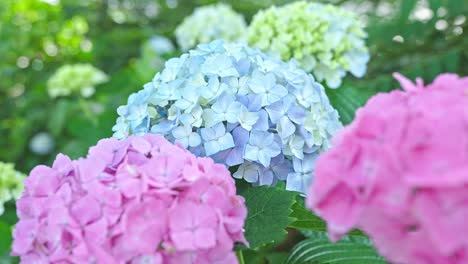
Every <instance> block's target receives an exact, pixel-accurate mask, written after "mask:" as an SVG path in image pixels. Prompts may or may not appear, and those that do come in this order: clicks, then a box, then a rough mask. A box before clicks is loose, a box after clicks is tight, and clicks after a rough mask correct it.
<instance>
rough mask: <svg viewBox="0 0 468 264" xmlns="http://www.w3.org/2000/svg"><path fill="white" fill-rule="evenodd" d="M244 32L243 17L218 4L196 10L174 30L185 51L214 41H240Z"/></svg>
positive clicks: (226, 6) (180, 45)
mask: <svg viewBox="0 0 468 264" xmlns="http://www.w3.org/2000/svg"><path fill="white" fill-rule="evenodd" d="M246 31H247V25H246V23H245V19H244V17H243V16H242V15H241V14H239V13H236V11H234V10H233V9H232V8H231V6H229V5H226V4H222V3H220V4H215V5H207V6H202V7H198V8H196V9H195V11H194V12H193V14H192V15H190V16H188V17H186V18H185V19H184V20H183V21H182V23H181V24H180V25H179V26H178V27H177V28H176V30H175V36H176V39H177V44H178V45H179V47H180V48H181V49H182V50H184V51H187V50H189V49H191V48H194V47H195V46H196V45H198V44H199V43H208V42H211V41H212V40H215V39H224V40H226V41H228V42H229V41H237V40H241V39H243V36H244V34H245V32H246Z"/></svg>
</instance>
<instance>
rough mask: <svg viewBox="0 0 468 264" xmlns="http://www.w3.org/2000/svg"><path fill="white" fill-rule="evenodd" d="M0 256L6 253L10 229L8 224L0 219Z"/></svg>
mask: <svg viewBox="0 0 468 264" xmlns="http://www.w3.org/2000/svg"><path fill="white" fill-rule="evenodd" d="M0 237H1V238H2V239H0V256H5V255H8V253H9V252H10V245H11V229H10V225H8V224H7V223H5V222H3V221H0ZM0 263H1V262H0Z"/></svg>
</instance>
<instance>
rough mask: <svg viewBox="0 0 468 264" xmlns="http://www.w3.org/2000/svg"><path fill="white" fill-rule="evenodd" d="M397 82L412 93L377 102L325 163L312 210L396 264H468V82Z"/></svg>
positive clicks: (451, 78) (450, 78) (336, 232)
mask: <svg viewBox="0 0 468 264" xmlns="http://www.w3.org/2000/svg"><path fill="white" fill-rule="evenodd" d="M396 77H397V78H398V79H399V80H400V81H401V83H402V86H403V88H404V89H405V90H406V92H404V91H393V92H391V93H387V94H379V95H376V96H374V97H373V98H371V99H370V100H369V101H368V103H367V104H366V106H365V107H363V108H361V109H360V110H358V112H357V114H356V120H355V121H354V122H353V123H352V124H351V125H350V126H348V127H347V128H345V129H344V130H343V131H342V132H341V133H340V134H339V136H337V137H336V140H335V141H334V142H335V144H334V147H333V148H332V149H331V150H330V151H328V152H326V153H325V154H323V155H322V156H321V157H320V158H319V160H318V161H317V167H316V178H315V180H314V182H313V184H312V185H311V187H310V190H309V196H308V201H307V203H308V206H309V207H310V208H312V209H313V210H314V211H315V212H316V213H317V214H318V215H320V216H321V217H322V218H324V219H325V220H326V221H327V222H328V231H329V233H330V234H331V237H332V238H334V239H335V240H336V239H338V238H339V237H340V236H341V235H343V234H345V233H346V232H348V231H350V230H351V229H353V228H356V227H357V228H360V229H362V230H363V231H365V232H366V233H367V234H368V235H369V236H370V237H371V238H372V240H373V242H374V243H375V245H376V247H377V248H378V250H379V251H380V253H382V254H383V255H384V256H385V257H387V258H388V260H390V261H391V262H393V263H411V264H428V263H447V264H448V263H450V264H457V263H458V264H462V263H468V222H467V221H466V219H467V218H468V77H465V78H459V77H458V76H456V75H454V74H443V75H440V76H439V77H438V78H437V79H436V80H435V81H434V83H433V84H431V85H428V86H427V87H424V85H423V83H422V81H421V80H419V81H418V82H417V84H416V85H415V84H412V83H411V82H410V81H409V80H407V79H406V78H404V77H402V76H401V75H399V74H397V75H396ZM382 109H385V111H382Z"/></svg>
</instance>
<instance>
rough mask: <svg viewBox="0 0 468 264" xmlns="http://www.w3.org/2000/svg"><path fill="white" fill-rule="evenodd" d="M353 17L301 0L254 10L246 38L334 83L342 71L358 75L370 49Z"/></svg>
mask: <svg viewBox="0 0 468 264" xmlns="http://www.w3.org/2000/svg"><path fill="white" fill-rule="evenodd" d="M363 27H364V25H363V23H362V22H361V21H360V20H359V19H358V17H357V16H356V15H355V14H354V13H352V12H349V11H346V10H344V9H342V8H339V7H336V6H333V5H325V4H319V3H308V2H305V1H299V2H294V3H291V4H287V5H284V6H281V7H275V6H273V7H270V8H268V9H266V10H262V11H260V12H258V13H257V14H256V15H255V16H254V18H253V20H252V23H251V24H250V26H249V29H248V34H247V35H248V36H247V38H248V42H249V43H250V44H251V45H252V46H254V47H257V48H259V49H261V50H263V51H265V52H267V53H269V54H271V55H274V56H276V57H278V58H281V59H282V60H289V59H295V60H296V61H297V62H298V63H299V65H300V66H301V67H302V68H303V69H305V70H306V71H307V72H311V73H312V74H313V75H314V76H315V77H316V79H317V80H318V81H320V82H321V81H325V82H326V84H327V85H328V86H329V87H330V88H338V87H339V86H340V85H341V81H342V78H343V77H344V76H345V75H346V73H347V72H351V74H353V75H354V76H356V77H362V76H363V75H364V74H365V72H366V64H367V62H368V61H369V52H368V49H367V47H366V45H365V38H366V37H367V34H366V32H365V31H364V29H363Z"/></svg>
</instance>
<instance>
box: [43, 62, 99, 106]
mask: <svg viewBox="0 0 468 264" xmlns="http://www.w3.org/2000/svg"><path fill="white" fill-rule="evenodd" d="M107 80H108V77H107V75H106V74H105V73H104V72H103V71H101V70H99V69H98V68H96V67H94V66H92V65H91V64H72V65H70V64H67V65H64V66H62V67H60V68H59V69H58V70H57V71H56V72H55V73H54V74H53V75H52V77H50V79H49V80H48V81H47V91H48V92H49V96H50V97H52V98H56V97H59V96H69V95H71V94H74V93H79V94H81V96H83V97H90V96H92V95H93V94H94V92H95V90H96V89H95V86H96V85H98V84H102V83H105V82H107Z"/></svg>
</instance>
